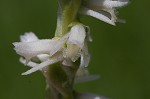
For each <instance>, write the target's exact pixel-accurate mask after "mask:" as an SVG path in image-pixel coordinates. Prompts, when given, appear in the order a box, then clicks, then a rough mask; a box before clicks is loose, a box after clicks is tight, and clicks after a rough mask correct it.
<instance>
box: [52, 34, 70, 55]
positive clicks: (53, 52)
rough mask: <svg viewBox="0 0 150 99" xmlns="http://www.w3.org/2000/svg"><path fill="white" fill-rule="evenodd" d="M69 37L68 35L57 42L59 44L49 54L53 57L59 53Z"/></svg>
mask: <svg viewBox="0 0 150 99" xmlns="http://www.w3.org/2000/svg"><path fill="white" fill-rule="evenodd" d="M68 37H69V33H67V34H66V35H64V36H63V37H62V38H61V39H60V40H59V41H57V43H56V44H55V45H54V46H53V48H52V49H51V50H50V52H49V53H50V55H51V56H52V55H54V54H55V53H56V52H58V51H59V50H60V49H61V48H62V47H63V45H64V44H65V43H66V41H67V39H68Z"/></svg>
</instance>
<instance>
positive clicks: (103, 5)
mask: <svg viewBox="0 0 150 99" xmlns="http://www.w3.org/2000/svg"><path fill="white" fill-rule="evenodd" d="M127 4H128V0H86V1H84V3H83V7H81V10H80V13H81V14H85V15H89V16H92V17H95V18H97V19H99V20H102V21H104V22H106V23H108V24H111V25H115V22H117V21H119V19H118V18H117V17H116V12H115V11H116V10H115V8H118V7H123V6H125V5H127Z"/></svg>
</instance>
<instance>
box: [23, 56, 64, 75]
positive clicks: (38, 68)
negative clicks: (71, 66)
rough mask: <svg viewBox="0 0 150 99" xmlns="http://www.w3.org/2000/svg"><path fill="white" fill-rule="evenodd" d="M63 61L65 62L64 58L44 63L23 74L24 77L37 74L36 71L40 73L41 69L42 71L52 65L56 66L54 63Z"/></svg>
mask: <svg viewBox="0 0 150 99" xmlns="http://www.w3.org/2000/svg"><path fill="white" fill-rule="evenodd" d="M62 60H63V57H54V58H51V59H48V60H47V61H45V62H42V63H40V64H39V65H37V66H35V67H33V68H32V69H30V70H28V71H26V72H24V73H22V75H28V74H31V73H33V72H36V71H38V70H40V69H42V68H44V67H46V66H49V65H51V64H54V63H56V62H59V61H62Z"/></svg>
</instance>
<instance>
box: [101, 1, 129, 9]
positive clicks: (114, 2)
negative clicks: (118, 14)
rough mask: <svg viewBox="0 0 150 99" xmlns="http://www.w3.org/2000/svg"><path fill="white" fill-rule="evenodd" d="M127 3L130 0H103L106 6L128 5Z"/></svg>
mask: <svg viewBox="0 0 150 99" xmlns="http://www.w3.org/2000/svg"><path fill="white" fill-rule="evenodd" d="M127 4H128V2H121V1H113V0H105V1H104V2H103V5H104V6H105V7H106V8H113V7H123V6H125V5H127Z"/></svg>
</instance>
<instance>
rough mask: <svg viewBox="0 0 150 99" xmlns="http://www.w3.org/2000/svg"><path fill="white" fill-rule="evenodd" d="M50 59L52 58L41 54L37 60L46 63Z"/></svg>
mask: <svg viewBox="0 0 150 99" xmlns="http://www.w3.org/2000/svg"><path fill="white" fill-rule="evenodd" d="M49 57H50V56H49V55H48V54H40V55H37V58H38V59H39V60H40V61H42V62H44V61H46V60H47V59H48V58H49Z"/></svg>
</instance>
